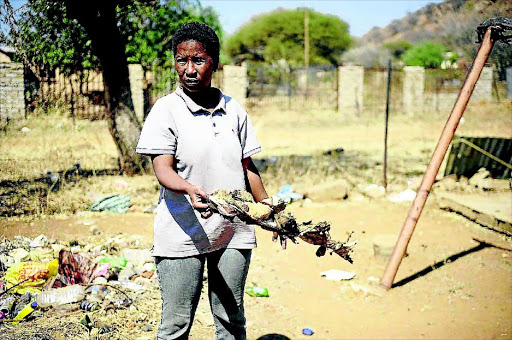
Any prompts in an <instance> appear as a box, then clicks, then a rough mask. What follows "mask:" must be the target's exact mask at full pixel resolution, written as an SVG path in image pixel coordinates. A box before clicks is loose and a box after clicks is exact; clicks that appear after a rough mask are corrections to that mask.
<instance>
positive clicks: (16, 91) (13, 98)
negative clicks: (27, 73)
mask: <svg viewBox="0 0 512 340" xmlns="http://www.w3.org/2000/svg"><path fill="white" fill-rule="evenodd" d="M23 93H24V84H23V64H19V63H0V126H5V125H7V124H8V123H9V121H12V120H19V119H24V118H25V99H24V94H23Z"/></svg>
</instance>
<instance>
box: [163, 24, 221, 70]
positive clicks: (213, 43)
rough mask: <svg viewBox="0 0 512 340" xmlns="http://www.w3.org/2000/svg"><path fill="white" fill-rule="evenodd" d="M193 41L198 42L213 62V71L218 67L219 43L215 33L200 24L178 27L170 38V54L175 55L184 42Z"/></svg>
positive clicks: (208, 27)
mask: <svg viewBox="0 0 512 340" xmlns="http://www.w3.org/2000/svg"><path fill="white" fill-rule="evenodd" d="M188 40H195V41H197V42H200V43H201V44H202V45H203V47H204V49H205V50H206V53H207V54H208V55H209V56H210V57H211V58H212V60H213V69H214V70H217V68H218V67H219V53H220V43H219V37H218V36H217V33H215V31H214V30H213V29H212V28H211V27H210V26H208V25H206V24H204V23H202V22H189V23H186V24H183V25H181V26H180V27H178V30H177V31H176V32H175V33H174V36H173V37H172V52H173V54H174V55H176V50H177V49H178V45H179V44H181V43H182V42H184V41H188Z"/></svg>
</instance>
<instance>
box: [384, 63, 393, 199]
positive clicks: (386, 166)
mask: <svg viewBox="0 0 512 340" xmlns="http://www.w3.org/2000/svg"><path fill="white" fill-rule="evenodd" d="M390 92H391V59H389V61H388V80H387V93H386V117H385V126H386V127H385V129H384V169H383V177H384V179H383V182H384V183H383V184H384V189H386V192H387V191H388V175H387V172H388V122H389V94H390Z"/></svg>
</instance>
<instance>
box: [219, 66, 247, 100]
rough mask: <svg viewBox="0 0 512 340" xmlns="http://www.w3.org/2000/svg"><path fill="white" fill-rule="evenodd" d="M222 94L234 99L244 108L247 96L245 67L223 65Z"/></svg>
mask: <svg viewBox="0 0 512 340" xmlns="http://www.w3.org/2000/svg"><path fill="white" fill-rule="evenodd" d="M222 72H223V81H222V89H221V90H222V92H223V93H224V94H226V95H228V96H229V97H232V98H234V99H235V100H236V101H237V102H238V103H240V105H242V106H245V98H246V96H247V85H248V81H247V67H246V66H233V65H224V67H223V69H222Z"/></svg>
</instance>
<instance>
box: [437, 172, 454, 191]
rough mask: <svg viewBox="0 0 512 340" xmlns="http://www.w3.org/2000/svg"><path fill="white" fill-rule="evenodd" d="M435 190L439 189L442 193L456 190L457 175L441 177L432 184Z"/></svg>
mask: <svg viewBox="0 0 512 340" xmlns="http://www.w3.org/2000/svg"><path fill="white" fill-rule="evenodd" d="M434 188H435V189H441V190H443V191H452V190H455V189H456V188H457V175H449V176H446V177H443V179H441V180H440V181H437V182H436V183H435V184H434Z"/></svg>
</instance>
